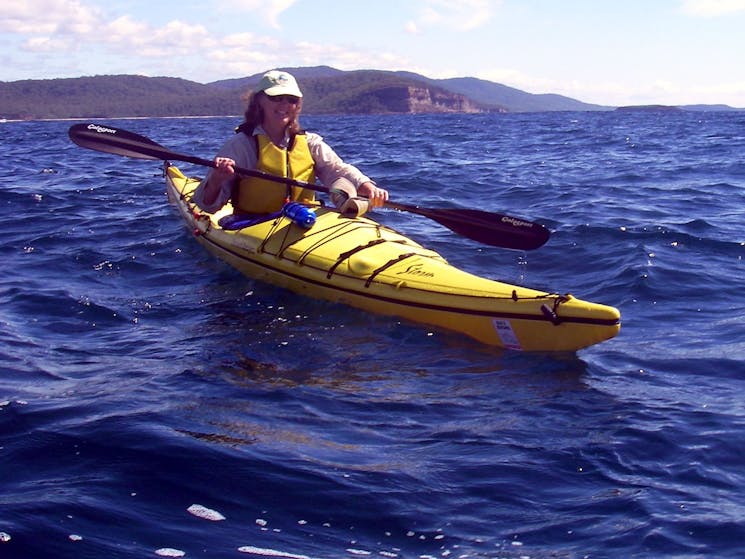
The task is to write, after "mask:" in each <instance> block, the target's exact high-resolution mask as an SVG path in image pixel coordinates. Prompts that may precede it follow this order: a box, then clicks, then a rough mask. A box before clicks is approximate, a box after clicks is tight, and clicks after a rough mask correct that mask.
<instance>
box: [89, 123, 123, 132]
mask: <svg viewBox="0 0 745 559" xmlns="http://www.w3.org/2000/svg"><path fill="white" fill-rule="evenodd" d="M88 130H95V131H96V132H98V133H99V134H116V130H112V129H111V128H106V127H104V126H99V125H98V124H89V125H88Z"/></svg>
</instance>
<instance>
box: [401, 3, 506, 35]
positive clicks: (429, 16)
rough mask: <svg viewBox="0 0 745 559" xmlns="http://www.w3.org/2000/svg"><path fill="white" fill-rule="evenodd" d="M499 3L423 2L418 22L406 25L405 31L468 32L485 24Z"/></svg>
mask: <svg viewBox="0 0 745 559" xmlns="http://www.w3.org/2000/svg"><path fill="white" fill-rule="evenodd" d="M501 3H502V2H501V0H459V1H458V2H453V0H423V5H422V8H421V9H420V13H419V18H418V20H417V21H416V22H410V23H408V24H407V29H409V28H410V29H414V30H417V29H419V28H421V27H432V26H437V27H442V26H445V27H449V28H451V29H454V30H455V31H470V30H471V29H475V28H477V27H480V26H482V25H484V24H486V23H487V22H488V21H489V20H490V19H491V18H492V16H493V15H494V11H495V10H496V8H498V7H499V5H500V4H501Z"/></svg>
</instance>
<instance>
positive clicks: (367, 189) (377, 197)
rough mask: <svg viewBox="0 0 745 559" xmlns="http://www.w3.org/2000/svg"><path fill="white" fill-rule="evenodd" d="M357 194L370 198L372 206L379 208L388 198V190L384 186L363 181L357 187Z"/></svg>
mask: <svg viewBox="0 0 745 559" xmlns="http://www.w3.org/2000/svg"><path fill="white" fill-rule="evenodd" d="M357 194H358V195H359V196H363V197H365V198H367V199H368V200H370V205H371V206H372V207H373V208H379V207H381V206H382V205H383V204H385V203H386V201H387V200H388V191H387V190H386V189H385V188H378V187H377V186H375V185H374V184H373V183H371V182H363V183H362V184H361V185H360V186H359V187H358V188H357Z"/></svg>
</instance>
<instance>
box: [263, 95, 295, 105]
mask: <svg viewBox="0 0 745 559" xmlns="http://www.w3.org/2000/svg"><path fill="white" fill-rule="evenodd" d="M267 97H268V98H269V100H270V101H272V102H273V103H281V102H282V101H287V102H288V103H289V104H290V105H297V104H298V102H299V101H300V97H295V96H294V95H267Z"/></svg>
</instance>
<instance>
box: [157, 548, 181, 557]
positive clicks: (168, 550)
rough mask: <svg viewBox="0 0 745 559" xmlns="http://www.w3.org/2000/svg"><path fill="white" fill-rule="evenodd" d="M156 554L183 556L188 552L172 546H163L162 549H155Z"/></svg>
mask: <svg viewBox="0 0 745 559" xmlns="http://www.w3.org/2000/svg"><path fill="white" fill-rule="evenodd" d="M155 555H159V556H161V557H183V556H184V555H186V552H185V551H181V550H180V549H173V548H172V547H161V548H160V549H156V550H155Z"/></svg>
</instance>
